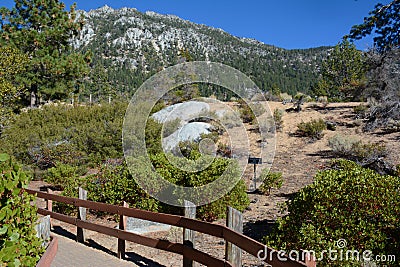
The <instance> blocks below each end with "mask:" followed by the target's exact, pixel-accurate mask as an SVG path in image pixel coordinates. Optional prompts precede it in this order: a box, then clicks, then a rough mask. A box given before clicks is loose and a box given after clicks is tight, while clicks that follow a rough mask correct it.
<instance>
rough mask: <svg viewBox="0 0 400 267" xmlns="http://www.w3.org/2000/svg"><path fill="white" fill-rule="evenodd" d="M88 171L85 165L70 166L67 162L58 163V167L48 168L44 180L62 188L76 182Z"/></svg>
mask: <svg viewBox="0 0 400 267" xmlns="http://www.w3.org/2000/svg"><path fill="white" fill-rule="evenodd" d="M85 173H86V169H85V167H76V166H70V165H67V164H62V163H60V164H57V166H56V167H53V168H50V169H48V170H47V171H46V172H45V173H44V181H46V182H48V183H50V184H52V185H54V186H57V187H58V188H59V189H60V190H63V189H64V188H65V187H67V186H69V185H70V184H71V183H75V181H76V180H78V178H79V176H82V175H84V174H85Z"/></svg>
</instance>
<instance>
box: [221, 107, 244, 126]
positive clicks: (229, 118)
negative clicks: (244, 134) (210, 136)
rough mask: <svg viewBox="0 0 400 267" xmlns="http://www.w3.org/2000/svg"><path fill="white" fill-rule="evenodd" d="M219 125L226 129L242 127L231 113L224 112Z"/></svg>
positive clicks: (239, 121)
mask: <svg viewBox="0 0 400 267" xmlns="http://www.w3.org/2000/svg"><path fill="white" fill-rule="evenodd" d="M221 123H222V125H224V126H225V127H227V128H228V129H231V128H233V127H239V126H241V125H242V120H241V119H240V117H238V116H237V115H236V114H235V113H233V112H229V111H228V112H225V114H224V115H223V116H222V118H221Z"/></svg>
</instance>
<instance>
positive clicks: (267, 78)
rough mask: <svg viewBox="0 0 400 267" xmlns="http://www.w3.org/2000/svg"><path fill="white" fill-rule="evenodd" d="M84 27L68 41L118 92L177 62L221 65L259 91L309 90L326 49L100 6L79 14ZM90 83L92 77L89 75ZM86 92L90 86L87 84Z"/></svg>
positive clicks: (134, 85) (151, 13) (289, 91)
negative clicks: (265, 40) (281, 45)
mask: <svg viewBox="0 0 400 267" xmlns="http://www.w3.org/2000/svg"><path fill="white" fill-rule="evenodd" d="M79 14H80V16H83V17H84V20H85V25H84V27H83V29H82V31H81V32H80V35H79V36H78V38H76V39H74V40H73V45H74V47H75V48H76V49H77V50H80V51H83V52H86V51H91V52H92V54H93V67H94V66H99V65H100V66H102V68H104V70H105V73H106V75H107V76H108V77H107V79H108V81H109V82H110V84H111V86H112V87H115V88H116V89H117V90H118V91H122V92H123V91H127V90H132V89H135V88H138V87H139V86H140V85H141V83H143V82H144V81H145V80H146V79H147V78H148V77H150V76H151V75H152V74H154V73H156V72H158V71H160V70H162V69H164V68H166V67H168V66H172V65H175V64H177V63H179V62H181V61H182V54H183V53H186V60H187V59H188V57H189V58H190V59H192V60H206V61H214V62H220V63H224V64H226V65H229V66H231V67H234V68H236V69H238V70H240V71H242V72H244V73H245V74H247V75H248V76H250V77H251V78H252V79H253V80H254V81H255V82H256V84H257V85H258V86H259V88H260V89H262V90H264V91H268V90H271V88H272V87H279V88H280V90H281V91H282V92H288V93H290V94H295V93H296V92H305V93H307V92H309V91H310V88H311V87H312V86H313V84H315V82H316V80H317V78H318V75H319V67H320V66H321V63H322V61H323V60H324V59H325V58H326V57H327V55H328V54H329V50H330V49H331V47H316V48H310V49H290V50H287V49H284V48H279V47H276V46H273V45H268V44H265V43H263V42H260V41H258V40H256V39H252V38H245V37H237V36H233V35H231V34H229V33H228V32H226V31H224V30H222V29H219V28H213V27H209V26H207V25H204V24H197V23H194V22H191V21H189V20H185V19H182V18H180V17H178V16H176V15H162V14H158V13H156V12H153V11H146V12H140V11H138V10H137V9H136V8H126V7H124V8H120V9H113V8H111V7H109V6H107V5H106V6H103V7H101V8H98V9H93V10H90V11H88V12H86V11H82V10H80V11H79ZM92 80H93V77H92ZM87 87H88V88H89V90H92V89H93V88H92V89H90V85H89V86H87Z"/></svg>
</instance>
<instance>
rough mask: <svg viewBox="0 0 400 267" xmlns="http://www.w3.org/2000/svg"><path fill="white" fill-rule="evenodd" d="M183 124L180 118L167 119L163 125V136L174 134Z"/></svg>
mask: <svg viewBox="0 0 400 267" xmlns="http://www.w3.org/2000/svg"><path fill="white" fill-rule="evenodd" d="M180 125H181V120H180V119H175V120H172V121H167V122H165V123H164V124H163V127H162V136H163V137H167V136H170V135H171V134H173V133H174V132H175V131H177V130H178V128H179V126H180Z"/></svg>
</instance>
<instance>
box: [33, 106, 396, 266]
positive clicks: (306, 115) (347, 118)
mask: <svg viewBox="0 0 400 267" xmlns="http://www.w3.org/2000/svg"><path fill="white" fill-rule="evenodd" d="M356 105H359V103H330V104H329V105H328V106H327V107H326V108H323V106H322V105H321V104H313V103H307V104H305V105H304V107H303V111H301V112H300V113H295V112H293V113H285V114H284V116H283V129H282V131H281V132H278V133H277V136H276V138H277V139H276V140H277V142H276V152H275V158H274V161H273V164H272V171H279V172H282V173H283V178H284V184H283V186H282V188H280V189H279V190H277V189H273V190H272V191H271V195H269V196H266V195H262V194H254V193H252V194H249V198H250V201H251V204H250V206H249V207H248V209H246V210H245V211H244V212H243V216H244V233H245V234H246V235H248V236H250V237H252V238H254V239H257V240H260V241H261V240H262V237H263V236H265V235H266V234H267V233H268V231H269V229H270V228H271V226H272V224H273V223H274V222H275V221H276V219H277V218H278V217H280V216H283V215H282V213H281V212H280V210H281V208H280V207H281V205H282V203H284V202H285V201H286V200H287V199H288V197H289V196H290V195H291V194H293V193H295V192H297V191H299V190H300V189H301V188H302V187H304V186H306V185H308V184H310V183H312V181H313V176H314V175H315V173H316V172H317V171H318V170H321V169H323V168H324V166H325V164H326V163H327V162H328V161H330V160H331V157H330V153H329V152H330V148H329V147H328V139H329V138H330V137H331V136H333V135H335V134H342V135H353V136H357V137H359V138H360V139H362V140H363V141H370V142H383V143H385V144H386V147H387V148H388V150H389V155H388V158H387V159H388V160H389V161H390V162H391V163H393V164H396V165H397V164H400V158H399V157H398V151H400V142H399V140H400V133H393V134H385V135H383V134H380V133H379V132H375V133H364V132H362V126H361V125H359V121H356V120H355V118H354V114H353V112H352V110H353V107H354V106H356ZM269 107H270V109H271V110H272V111H273V110H274V109H276V108H278V109H287V108H289V107H291V105H289V104H287V105H283V104H282V103H278V102H271V103H269ZM318 118H323V119H325V120H329V121H333V122H336V123H337V125H338V126H337V129H336V131H328V130H326V131H324V133H325V134H324V137H323V138H322V139H321V140H317V141H315V142H310V140H309V139H307V138H300V137H296V136H293V133H294V132H295V131H296V129H297V127H296V126H297V124H298V123H300V122H302V121H304V122H307V121H310V120H311V119H318ZM357 125H359V126H357ZM257 138H258V137H257V136H256V134H254V133H250V140H251V143H253V145H252V149H254V150H255V149H257V146H256V145H254V144H256V141H257ZM251 173H252V168H250V171H247V172H246V175H247V177H245V179H249V177H248V176H251ZM40 186H43V183H42V182H33V183H32V184H31V186H30V187H31V188H36V189H38V188H39V187H40ZM40 205H43V203H41V204H40ZM90 219H91V220H92V219H93V220H96V222H101V223H104V224H107V225H114V226H116V223H115V222H113V221H112V220H109V219H107V218H103V219H99V218H94V217H93V216H92V217H91V218H90ZM215 223H218V224H224V221H223V220H219V221H216V222H215ZM54 230H55V231H57V232H58V233H63V234H65V235H67V236H70V237H71V238H74V237H73V234H75V229H74V228H73V227H71V226H69V225H67V224H64V223H62V222H57V221H55V222H54ZM148 235H149V236H152V237H156V238H163V239H165V238H166V239H168V240H171V241H173V242H181V241H182V240H181V239H182V229H179V228H175V227H173V228H172V229H171V230H170V231H169V232H159V233H152V234H148ZM86 236H87V243H88V244H90V245H91V246H93V247H96V248H98V249H102V250H104V251H106V252H108V253H110V254H115V253H116V250H117V240H116V239H115V238H111V237H108V236H105V235H102V234H98V233H95V232H90V231H87V234H86ZM195 246H196V247H197V248H198V249H200V250H202V251H205V252H207V253H209V254H211V255H214V256H217V257H219V258H223V257H224V247H225V244H224V242H223V240H221V239H218V238H214V237H210V236H208V235H202V234H198V235H197V240H196V245H195ZM127 251H128V252H129V253H128V257H129V260H130V261H132V262H134V263H136V264H137V265H138V266H181V264H182V257H181V256H179V255H175V254H172V253H167V252H163V251H158V250H155V249H151V248H147V247H143V246H141V245H137V244H134V243H131V242H127ZM259 264H260V262H259V261H258V260H257V259H256V258H254V257H252V256H250V255H247V254H246V253H244V257H243V265H244V266H259Z"/></svg>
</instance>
